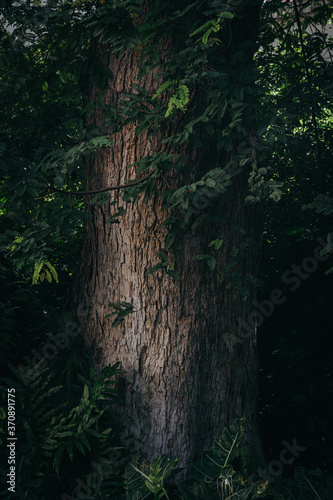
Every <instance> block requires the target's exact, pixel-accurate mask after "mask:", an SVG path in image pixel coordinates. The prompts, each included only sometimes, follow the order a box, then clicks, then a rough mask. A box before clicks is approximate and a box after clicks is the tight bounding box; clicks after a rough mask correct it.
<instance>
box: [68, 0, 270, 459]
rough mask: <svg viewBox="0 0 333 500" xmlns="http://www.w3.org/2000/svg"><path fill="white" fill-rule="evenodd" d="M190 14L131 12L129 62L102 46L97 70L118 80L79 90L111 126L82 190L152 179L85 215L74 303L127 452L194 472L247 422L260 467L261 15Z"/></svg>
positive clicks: (208, 9) (239, 11) (98, 123)
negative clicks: (252, 177) (135, 33)
mask: <svg viewBox="0 0 333 500" xmlns="http://www.w3.org/2000/svg"><path fill="white" fill-rule="evenodd" d="M156 5H157V4H156ZM124 6H125V4H124ZM131 7H132V6H131ZM194 7H195V6H194V4H192V3H190V2H187V3H184V5H182V6H181V7H180V8H178V7H176V6H175V5H174V4H173V3H168V4H167V5H166V6H164V7H162V6H160V5H159V8H158V11H157V9H156V12H155V8H156V6H155V5H154V4H153V5H151V6H148V7H147V8H146V11H145V12H143V13H142V14H141V13H140V14H138V15H135V14H134V15H133V14H132V16H131V17H132V19H133V18H134V21H132V19H131V17H130V16H129V13H128V12H124V13H122V17H121V22H122V23H123V25H122V29H123V32H125V33H126V32H127V33H129V32H130V30H131V29H133V25H134V27H135V28H136V29H138V30H139V32H140V33H141V35H140V39H139V40H140V45H139V46H138V47H134V48H132V47H131V46H130V47H126V45H125V48H124V50H123V52H122V53H121V54H119V52H115V51H113V52H110V46H109V44H107V43H104V44H103V43H100V42H99V41H97V40H94V41H93V43H92V48H91V60H92V61H93V62H94V65H95V66H97V67H99V68H100V67H102V68H103V69H104V72H105V71H107V70H108V71H109V72H110V74H112V78H111V79H109V80H108V82H105V85H104V86H103V88H98V87H96V86H94V83H93V82H94V76H95V74H94V72H93V69H92V68H91V67H88V68H87V74H86V75H83V76H82V78H81V84H82V86H83V90H84V92H85V93H86V99H87V101H90V102H91V101H93V102H94V103H95V104H96V103H98V104H97V106H95V107H94V110H93V112H92V114H91V115H90V117H89V119H88V120H89V124H90V125H93V126H94V127H97V128H98V129H99V130H103V129H104V130H106V129H108V127H109V128H110V127H111V133H112V135H111V136H110V137H111V140H112V141H113V144H112V146H111V147H110V148H105V149H103V150H99V151H97V152H96V153H95V154H94V155H93V156H92V157H91V158H90V159H89V160H88V161H87V163H86V169H87V177H88V188H87V190H88V191H89V190H91V191H97V190H98V189H104V188H106V187H107V186H117V185H118V184H121V185H124V184H130V182H131V179H133V178H134V173H135V168H134V165H135V164H136V165H137V172H144V173H146V172H147V171H148V175H149V178H148V179H146V180H144V181H143V182H141V183H140V184H137V185H136V186H135V187H129V188H127V189H125V195H124V196H123V201H121V200H119V198H115V200H114V201H113V202H111V203H110V201H109V200H108V201H107V203H105V204H103V205H98V204H96V203H95V204H91V205H90V207H89V208H88V217H87V219H86V225H85V236H84V243H83V252H82V266H81V269H80V272H79V274H78V279H77V283H76V287H75V289H74V294H73V299H74V301H75V303H76V307H77V310H78V318H79V320H80V325H81V328H82V331H83V332H84V336H85V339H86V341H87V343H88V344H89V345H90V346H91V350H92V352H93V353H94V359H95V362H96V364H97V366H100V367H101V366H103V365H104V364H106V363H110V362H111V363H113V362H115V361H116V360H119V361H121V366H122V369H123V375H122V377H121V379H120V381H119V390H120V392H121V394H122V395H123V397H124V401H125V404H124V408H123V412H122V418H123V421H124V424H125V428H126V438H127V440H128V442H129V443H131V445H132V446H133V448H132V449H136V450H137V451H139V452H140V453H142V454H143V455H144V456H145V457H146V458H147V459H152V458H155V457H157V456H159V455H161V454H168V455H171V456H178V457H180V458H181V460H182V464H184V465H187V464H188V463H189V462H190V461H191V460H193V459H198V458H199V456H200V453H201V452H202V451H203V449H204V448H207V447H209V446H210V445H211V443H212V441H213V440H214V438H216V437H217V436H218V435H220V434H221V433H222V431H223V428H224V426H226V425H228V424H231V423H232V422H233V420H234V419H235V418H237V417H243V416H244V417H245V418H246V432H245V443H244V444H245V447H246V449H247V450H248V452H249V453H250V454H251V456H253V457H255V458H259V457H261V445H260V441H259V436H258V430H257V424H256V416H255V415H256V401H257V382H256V378H257V375H256V373H257V365H256V338H255V321H252V324H251V325H247V324H245V330H244V324H243V323H245V318H247V316H248V315H249V313H250V304H251V302H252V301H253V300H255V293H256V292H255V285H254V281H255V276H256V275H257V267H258V260H259V247H260V233H261V223H260V217H259V214H258V208H257V207H256V206H251V205H247V204H246V202H245V198H246V196H247V195H249V189H248V175H249V172H250V171H252V169H255V170H256V171H257V168H258V167H257V166H256V164H255V152H254V150H253V148H252V146H251V147H249V144H250V145H251V137H253V136H254V134H255V123H254V110H255V108H256V106H257V107H258V104H257V102H256V100H257V97H256V95H255V94H256V91H255V89H253V87H254V79H255V72H254V68H253V53H254V40H255V37H256V32H257V28H258V21H259V12H260V4H259V3H258V2H257V1H255V2H253V1H249V2H242V3H241V4H240V3H239V2H235V3H234V5H232V7H231V8H230V9H229V10H228V11H223V10H222V7H223V6H221V5H219V6H217V7H216V8H215V9H212V6H210V5H209V4H206V3H205V2H201V3H199V4H198V6H197V7H196V9H194ZM225 8H226V6H225ZM126 9H128V6H126ZM118 15H119V14H118ZM132 23H133V24H132ZM153 26H154V27H153ZM125 44H126V38H125ZM152 47H153V51H152ZM155 51H157V54H156V53H155ZM251 101H253V102H251ZM110 108H111V111H112V112H113V113H114V114H115V115H116V117H114V116H111V117H110ZM166 138H167V140H168V142H166V141H165V139H166ZM240 144H241V145H242V146H243V149H244V147H245V149H246V152H245V154H244V151H241V152H239V145H240ZM237 148H238V151H237ZM249 151H250V152H249ZM240 156H242V160H243V162H241V164H242V166H241V167H239V164H238V162H239V161H240V158H239V157H240ZM251 160H252V161H251ZM236 162H237V163H236ZM130 166H131V168H129V167H130ZM141 193H143V195H141ZM132 202H133V203H132ZM123 212H124V213H123ZM119 214H120V215H119ZM116 217H118V220H117V223H114V218H116ZM110 219H111V220H112V222H113V223H112V224H109V223H108V221H110ZM207 263H208V266H207ZM152 270H153V271H156V272H155V273H154V274H152V273H151V271H152ZM244 274H246V276H247V279H248V283H247V285H245V284H244V283H243V282H242V276H243V275H244ZM178 275H179V278H180V279H178ZM245 296H247V300H244V299H245V298H246V297H245ZM110 305H113V308H114V311H116V312H117V311H119V312H120V313H119V314H118V316H117V318H116V319H118V320H119V321H116V322H113V316H112V309H110ZM126 308H127V309H126ZM126 311H131V312H132V314H131V315H130V316H129V317H128V318H126V319H125V320H124V321H120V320H123V319H124V317H123V316H122V314H121V313H122V312H126ZM112 325H113V326H112Z"/></svg>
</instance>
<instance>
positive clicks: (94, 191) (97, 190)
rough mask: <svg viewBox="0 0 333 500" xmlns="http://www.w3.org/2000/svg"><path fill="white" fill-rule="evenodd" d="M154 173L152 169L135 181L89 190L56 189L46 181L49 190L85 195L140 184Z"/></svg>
mask: <svg viewBox="0 0 333 500" xmlns="http://www.w3.org/2000/svg"><path fill="white" fill-rule="evenodd" d="M153 173H154V170H153V171H152V172H150V173H149V174H147V175H145V176H144V177H141V179H138V180H137V181H134V182H131V183H129V184H120V185H118V186H109V187H107V188H102V189H92V190H90V191H66V190H64V189H58V188H56V187H55V186H54V185H52V183H51V181H50V179H48V182H49V183H50V184H51V185H52V190H51V192H52V193H53V192H56V193H62V194H67V195H73V196H86V195H89V194H99V193H105V192H106V191H117V190H118V189H124V188H127V187H132V186H136V185H137V184H140V182H143V181H146V180H147V179H149V178H150V177H151V176H152V175H153Z"/></svg>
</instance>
